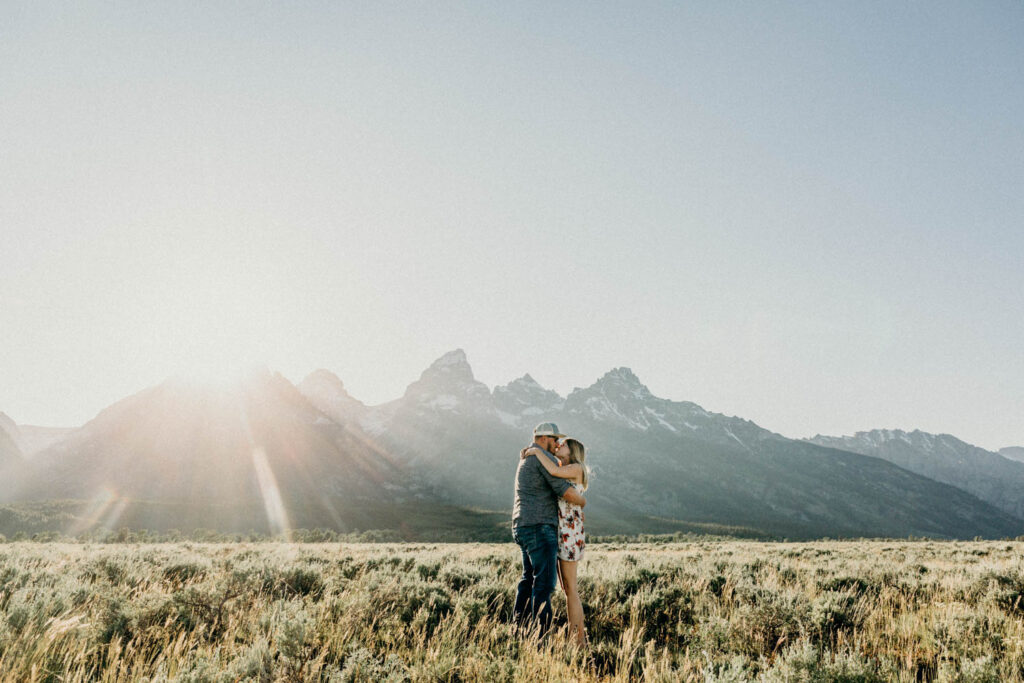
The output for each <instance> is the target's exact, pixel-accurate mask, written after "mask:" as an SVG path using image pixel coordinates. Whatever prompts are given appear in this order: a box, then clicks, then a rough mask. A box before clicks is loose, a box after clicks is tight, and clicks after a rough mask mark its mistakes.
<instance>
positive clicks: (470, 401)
mask: <svg viewBox="0 0 1024 683" xmlns="http://www.w3.org/2000/svg"><path fill="white" fill-rule="evenodd" d="M405 399H406V400H410V399H411V400H413V401H415V402H416V403H418V404H419V405H421V406H425V407H431V408H435V409H441V410H446V411H455V410H463V409H468V410H470V411H471V412H480V411H490V410H491V409H492V405H491V390H490V389H488V388H487V385H485V384H484V383H483V382H479V381H477V379H476V378H475V377H474V376H473V369H472V368H471V367H470V366H469V361H468V360H467V358H466V352H465V351H463V350H462V349H455V350H454V351H449V352H448V353H446V354H444V355H443V356H441V357H440V358H438V359H437V360H435V361H434V362H433V363H431V365H430V367H428V368H427V369H426V370H424V371H423V374H422V375H420V378H419V379H418V380H417V381H415V382H413V383H412V384H410V385H409V387H408V388H407V389H406V390H405Z"/></svg>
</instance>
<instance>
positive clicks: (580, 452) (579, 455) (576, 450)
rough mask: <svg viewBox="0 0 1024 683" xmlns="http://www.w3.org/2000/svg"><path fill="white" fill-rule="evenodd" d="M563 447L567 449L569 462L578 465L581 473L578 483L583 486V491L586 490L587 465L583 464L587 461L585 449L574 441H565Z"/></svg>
mask: <svg viewBox="0 0 1024 683" xmlns="http://www.w3.org/2000/svg"><path fill="white" fill-rule="evenodd" d="M565 445H566V446H568V447H569V462H576V463H579V465H580V469H581V470H582V473H581V474H580V483H581V484H582V485H583V490H584V491H586V489H587V474H588V472H587V465H586V463H585V462H584V461H585V460H586V459H587V449H586V448H584V447H583V444H582V443H580V442H579V441H577V440H576V439H566V440H565Z"/></svg>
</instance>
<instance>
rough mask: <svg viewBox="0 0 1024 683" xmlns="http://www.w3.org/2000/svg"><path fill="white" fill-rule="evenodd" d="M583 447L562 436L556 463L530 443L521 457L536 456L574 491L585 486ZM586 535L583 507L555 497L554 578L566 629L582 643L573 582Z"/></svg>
mask: <svg viewBox="0 0 1024 683" xmlns="http://www.w3.org/2000/svg"><path fill="white" fill-rule="evenodd" d="M586 453H587V452H586V449H585V448H584V447H583V444H581V443H580V442H579V441H577V440H576V439H565V440H563V441H562V442H560V443H559V444H558V448H557V449H556V450H555V456H556V457H557V458H558V460H559V463H560V464H558V465H556V464H555V463H553V462H551V458H548V457H539V456H541V454H545V455H546V453H545V452H544V451H542V450H541V449H539V448H537V447H534V446H531V447H530V448H525V449H523V451H522V453H521V454H520V455H521V457H523V458H529V457H531V456H535V457H537V460H539V461H540V464H541V465H543V466H544V469H546V470H547V471H548V472H549V473H550V474H551V475H552V476H555V477H558V478H560V479H568V480H569V481H570V482H572V485H573V487H575V488H576V490H577V491H579V492H581V493H582V492H583V491H586V490H587V468H586V466H585V465H584V464H583V463H584V460H585V459H586ZM585 545H586V538H585V536H584V534H583V508H581V507H580V506H579V505H574V504H572V503H567V502H566V501H565V500H564V499H561V498H559V499H558V581H559V583H561V584H562V590H563V591H565V604H566V608H567V610H568V612H569V629H570V630H571V631H572V632H574V633H575V634H576V643H577V644H578V645H579V646H580V647H583V646H584V645H586V644H587V632H586V630H585V629H584V628H583V603H582V602H581V601H580V593H579V590H578V588H577V585H576V563H577V562H579V561H580V560H582V559H583V548H584V546H585Z"/></svg>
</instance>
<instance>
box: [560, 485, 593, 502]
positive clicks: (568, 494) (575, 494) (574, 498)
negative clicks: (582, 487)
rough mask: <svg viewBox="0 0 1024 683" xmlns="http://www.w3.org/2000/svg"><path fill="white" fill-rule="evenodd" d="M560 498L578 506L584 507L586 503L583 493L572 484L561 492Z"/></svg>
mask: <svg viewBox="0 0 1024 683" xmlns="http://www.w3.org/2000/svg"><path fill="white" fill-rule="evenodd" d="M562 500H564V501H565V502H567V503H573V504H574V505H579V506H580V507H585V506H586V504H587V499H586V498H584V497H583V494H582V493H580V492H579V491H577V490H576V489H575V488H573V487H572V486H570V487H569V488H568V489H566V490H565V493H563V494H562Z"/></svg>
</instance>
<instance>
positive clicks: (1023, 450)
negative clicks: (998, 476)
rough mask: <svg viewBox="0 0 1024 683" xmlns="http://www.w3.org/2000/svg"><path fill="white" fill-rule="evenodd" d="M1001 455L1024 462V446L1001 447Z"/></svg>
mask: <svg viewBox="0 0 1024 683" xmlns="http://www.w3.org/2000/svg"><path fill="white" fill-rule="evenodd" d="M999 455H1001V456H1003V457H1004V458H1008V459H1010V460H1016V461H1017V462H1024V446H1009V447H1007V448H1000V449H999Z"/></svg>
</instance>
